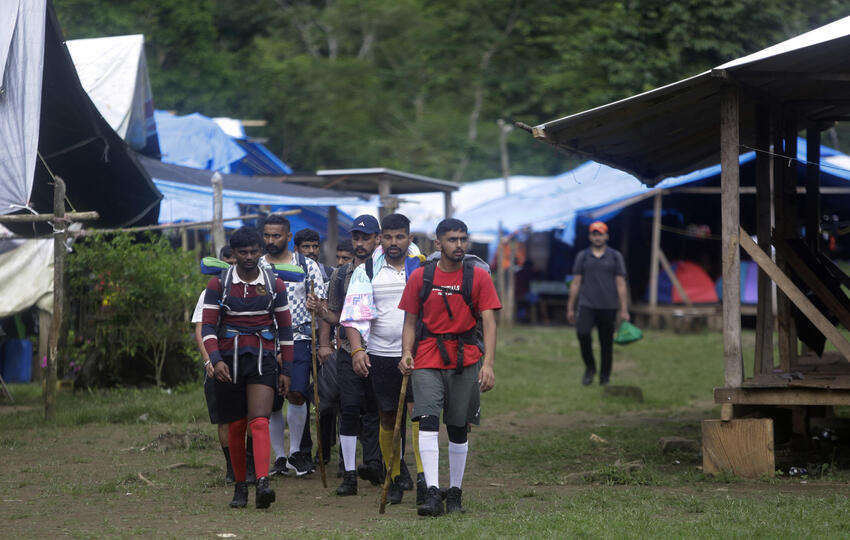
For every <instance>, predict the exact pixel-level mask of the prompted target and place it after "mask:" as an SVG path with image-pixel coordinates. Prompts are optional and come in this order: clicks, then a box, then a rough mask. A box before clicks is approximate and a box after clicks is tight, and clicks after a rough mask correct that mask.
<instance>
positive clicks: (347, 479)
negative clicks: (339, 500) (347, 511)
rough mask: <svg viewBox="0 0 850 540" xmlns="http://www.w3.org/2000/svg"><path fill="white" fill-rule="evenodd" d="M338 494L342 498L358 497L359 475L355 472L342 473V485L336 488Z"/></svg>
mask: <svg viewBox="0 0 850 540" xmlns="http://www.w3.org/2000/svg"><path fill="white" fill-rule="evenodd" d="M336 494H337V495H340V496H342V497H345V496H348V495H357V473H356V472H354V471H344V472H343V473H342V484H340V485H339V487H338V488H336Z"/></svg>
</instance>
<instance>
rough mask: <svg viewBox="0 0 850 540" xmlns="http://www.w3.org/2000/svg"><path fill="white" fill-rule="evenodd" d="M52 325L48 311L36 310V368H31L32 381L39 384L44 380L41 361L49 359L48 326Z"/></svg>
mask: <svg viewBox="0 0 850 540" xmlns="http://www.w3.org/2000/svg"><path fill="white" fill-rule="evenodd" d="M51 324H53V318H52V316H51V314H50V312H49V311H47V310H44V309H39V310H38V354H37V356H38V358H36V361H37V363H36V366H33V370H32V373H33V381H36V382H41V381H43V380H44V377H45V373H44V370H43V369H42V367H41V359H42V358H47V357H49V354H50V326H51Z"/></svg>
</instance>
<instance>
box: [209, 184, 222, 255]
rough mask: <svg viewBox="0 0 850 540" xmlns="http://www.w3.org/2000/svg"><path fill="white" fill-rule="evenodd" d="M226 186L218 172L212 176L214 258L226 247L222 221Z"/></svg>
mask: <svg viewBox="0 0 850 540" xmlns="http://www.w3.org/2000/svg"><path fill="white" fill-rule="evenodd" d="M223 189H224V186H223V184H222V178H221V174H219V173H218V172H216V173H215V174H213V175H212V190H213V226H212V240H213V253H212V255H213V257H218V254H219V253H220V252H221V248H223V247H224V222H223V221H222V218H223V217H224V216H223V211H224V208H223V206H224V203H223V195H222V191H223Z"/></svg>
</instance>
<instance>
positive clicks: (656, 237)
mask: <svg viewBox="0 0 850 540" xmlns="http://www.w3.org/2000/svg"><path fill="white" fill-rule="evenodd" d="M660 250H661V190H658V192H657V193H656V194H655V200H654V201H653V214H652V251H651V252H650V257H649V326H650V327H651V328H658V264H659V258H658V252H659V251H660Z"/></svg>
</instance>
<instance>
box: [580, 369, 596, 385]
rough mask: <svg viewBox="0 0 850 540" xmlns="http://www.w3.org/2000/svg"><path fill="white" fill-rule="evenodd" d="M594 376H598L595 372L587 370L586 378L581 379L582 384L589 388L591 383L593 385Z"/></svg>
mask: <svg viewBox="0 0 850 540" xmlns="http://www.w3.org/2000/svg"><path fill="white" fill-rule="evenodd" d="M594 375H596V371H595V370H591V369H588V370H585V372H584V377H582V378H581V384H583V385H585V386H587V385H589V384H590V383H592V382H593V376H594Z"/></svg>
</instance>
